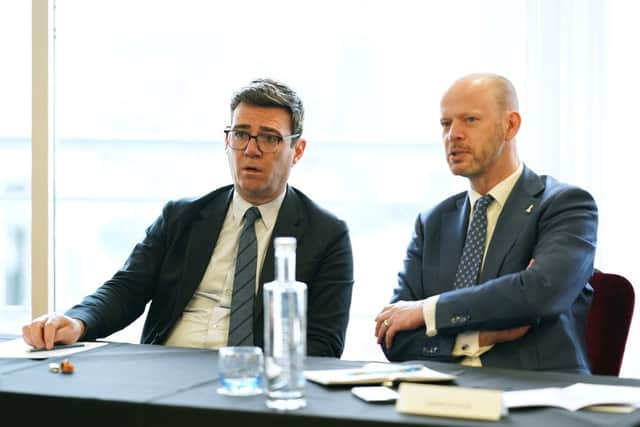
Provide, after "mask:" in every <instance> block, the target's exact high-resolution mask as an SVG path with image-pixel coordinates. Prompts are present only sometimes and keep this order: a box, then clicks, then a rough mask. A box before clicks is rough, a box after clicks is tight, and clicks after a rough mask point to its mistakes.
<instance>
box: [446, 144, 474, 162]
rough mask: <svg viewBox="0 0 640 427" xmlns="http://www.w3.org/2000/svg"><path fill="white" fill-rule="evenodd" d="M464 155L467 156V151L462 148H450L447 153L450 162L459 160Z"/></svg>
mask: <svg viewBox="0 0 640 427" xmlns="http://www.w3.org/2000/svg"><path fill="white" fill-rule="evenodd" d="M465 154H469V151H468V150H465V149H462V148H458V147H456V148H452V149H450V150H449V151H448V152H447V157H449V158H450V159H451V160H454V161H456V160H460V159H461V158H462V156H464V155H465Z"/></svg>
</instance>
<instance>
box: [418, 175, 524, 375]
mask: <svg viewBox="0 0 640 427" xmlns="http://www.w3.org/2000/svg"><path fill="white" fill-rule="evenodd" d="M522 170H523V166H522V163H520V166H518V168H517V169H516V171H515V172H513V173H512V174H511V175H509V176H508V177H507V178H505V179H504V180H502V181H501V182H499V183H498V184H497V185H496V186H495V187H493V188H492V189H491V190H489V192H488V193H487V194H491V196H493V199H494V201H493V203H491V204H490V205H489V208H488V209H487V237H486V239H485V243H484V254H483V256H482V266H481V268H482V267H484V259H485V257H486V255H487V248H488V247H489V243H491V238H492V237H493V231H494V230H495V228H496V224H497V222H498V218H499V217H500V213H501V212H502V208H503V207H504V204H505V203H506V202H507V199H508V198H509V195H510V194H511V190H513V187H514V186H515V185H516V182H517V181H518V178H520V175H522ZM468 195H469V202H470V203H471V209H470V210H469V224H471V218H472V216H473V208H474V207H475V203H476V201H477V200H478V199H479V198H480V197H482V196H483V195H482V194H480V193H477V192H476V191H474V190H473V189H469V193H468ZM439 297H440V295H434V296H432V297H429V298H427V299H426V300H425V302H424V304H423V306H422V310H423V315H424V321H425V325H426V330H427V335H428V336H430V337H434V336H436V335H437V334H438V328H437V325H436V310H437V304H438V298H439ZM479 340H480V333H479V331H470V332H464V333H461V334H458V336H457V338H456V342H455V344H454V346H453V351H452V353H451V354H452V355H453V356H466V357H464V358H463V359H462V361H461V363H462V364H463V365H469V366H482V362H481V360H480V356H481V355H482V354H484V353H486V352H487V351H489V350H490V349H491V347H493V346H482V347H480V344H479Z"/></svg>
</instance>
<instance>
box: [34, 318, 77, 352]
mask: <svg viewBox="0 0 640 427" xmlns="http://www.w3.org/2000/svg"><path fill="white" fill-rule="evenodd" d="M84 330H85V324H84V322H83V321H81V320H78V319H73V318H71V317H68V316H65V315H62V314H57V313H50V314H43V315H42V316H39V317H36V318H35V319H33V321H32V322H31V323H29V324H28V325H24V326H23V327H22V339H23V340H24V341H25V342H26V343H27V344H29V345H30V346H32V347H34V348H38V349H40V348H46V349H48V350H50V349H51V348H53V346H54V345H55V344H56V343H60V344H73V343H74V342H76V341H78V340H79V339H80V337H82V335H84Z"/></svg>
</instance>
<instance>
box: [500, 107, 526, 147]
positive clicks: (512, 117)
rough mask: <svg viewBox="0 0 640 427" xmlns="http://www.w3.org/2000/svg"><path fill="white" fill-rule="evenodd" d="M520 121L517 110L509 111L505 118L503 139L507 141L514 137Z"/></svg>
mask: <svg viewBox="0 0 640 427" xmlns="http://www.w3.org/2000/svg"><path fill="white" fill-rule="evenodd" d="M521 123H522V118H521V117H520V113H518V112H517V111H509V112H508V113H507V118H506V120H505V125H506V128H505V131H504V139H505V140H507V141H511V140H513V139H514V138H515V137H516V134H517V133H518V130H520V124H521Z"/></svg>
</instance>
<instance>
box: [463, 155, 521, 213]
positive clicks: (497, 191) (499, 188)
mask: <svg viewBox="0 0 640 427" xmlns="http://www.w3.org/2000/svg"><path fill="white" fill-rule="evenodd" d="M523 169H524V167H523V165H522V163H520V166H518V169H516V170H515V172H513V173H512V174H511V175H509V176H508V177H506V178H505V179H503V180H502V181H500V182H499V183H498V184H496V185H495V186H494V187H493V188H492V189H491V190H489V192H488V193H487V194H491V196H492V197H493V200H494V201H495V202H496V203H498V205H500V208H502V207H503V206H504V204H505V203H506V202H507V198H508V197H509V194H511V190H513V187H515V185H516V182H517V181H518V178H520V175H522V170H523ZM468 194H469V201H470V202H471V208H472V209H473V206H475V203H476V200H478V199H479V198H480V197H482V194H480V193H478V192H477V191H475V190H474V189H472V188H470V189H469V192H468Z"/></svg>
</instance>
